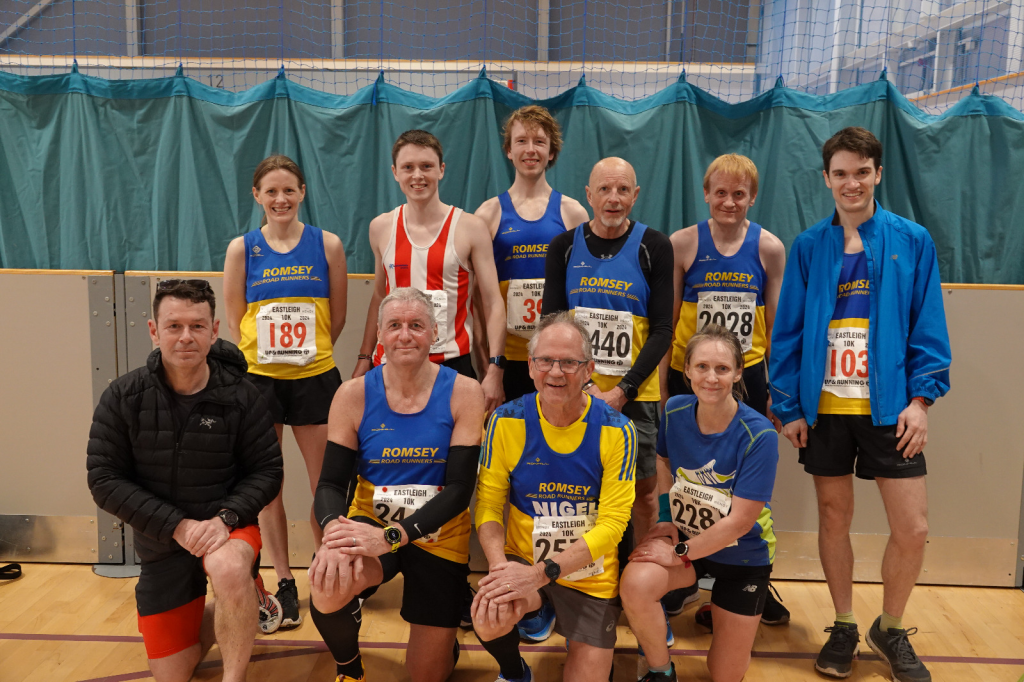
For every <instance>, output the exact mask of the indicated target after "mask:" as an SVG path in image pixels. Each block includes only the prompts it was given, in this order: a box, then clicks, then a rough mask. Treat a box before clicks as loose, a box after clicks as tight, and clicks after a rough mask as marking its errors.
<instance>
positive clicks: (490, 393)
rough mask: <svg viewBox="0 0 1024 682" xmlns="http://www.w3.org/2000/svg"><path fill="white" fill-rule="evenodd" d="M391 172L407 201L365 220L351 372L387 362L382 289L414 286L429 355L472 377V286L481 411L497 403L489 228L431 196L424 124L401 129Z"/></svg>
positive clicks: (498, 347)
mask: <svg viewBox="0 0 1024 682" xmlns="http://www.w3.org/2000/svg"><path fill="white" fill-rule="evenodd" d="M391 159H392V163H393V165H392V166H391V172H392V174H393V175H394V176H395V180H396V181H397V182H398V185H399V187H400V188H401V190H402V193H403V194H404V195H405V198H406V203H405V204H403V205H402V206H399V207H398V208H396V209H394V210H393V211H388V212H387V213H382V214H381V215H379V216H377V217H376V218H374V219H373V220H371V221H370V247H371V248H372V249H373V257H374V264H373V265H374V282H373V296H372V297H371V299H370V307H369V309H368V311H367V316H366V326H365V328H364V330H363V343H362V345H361V346H360V348H359V360H358V362H357V363H356V368H355V371H354V372H353V373H352V376H353V378H354V377H359V376H362V375H363V374H365V373H366V372H367V371H368V370H369V369H370V368H371V367H373V366H375V365H379V364H382V363H383V362H386V358H385V356H384V350H383V346H382V345H381V344H380V343H378V342H377V310H378V307H379V306H380V302H381V301H382V300H383V299H384V297H385V296H387V294H388V293H390V292H391V291H393V290H394V289H397V288H399V287H415V288H416V289H419V290H420V291H422V292H424V293H425V294H426V295H427V296H429V297H430V299H431V300H432V301H433V302H434V315H435V317H436V319H437V328H438V336H437V338H435V339H434V343H432V344H431V346H430V360H431V361H432V362H436V363H438V364H443V365H444V366H446V367H448V368H450V369H454V370H455V371H456V372H458V373H459V374H462V375H464V376H468V377H470V378H473V379H475V378H476V373H475V372H474V370H473V362H472V348H473V306H472V300H473V287H474V280H475V281H476V285H477V286H478V287H479V289H480V293H481V298H482V304H483V313H484V319H485V322H486V328H487V339H488V341H489V346H490V355H491V357H490V359H489V362H488V365H487V369H486V370H485V374H484V378H483V379H482V380H481V382H480V383H481V385H482V386H483V389H484V396H485V401H486V409H487V412H488V413H490V412H491V411H493V410H494V408H495V407H497V406H498V405H500V404H501V403H503V402H504V401H505V400H504V394H503V391H502V375H503V373H504V369H503V366H504V364H505V360H504V357H503V356H502V355H501V352H502V349H503V348H504V346H505V306H504V305H503V303H502V300H501V291H500V290H499V289H498V277H497V274H496V273H495V270H494V255H493V253H492V250H491V240H490V235H489V234H488V232H487V228H486V226H485V225H484V224H483V222H482V221H481V220H480V219H479V218H477V217H476V216H474V215H466V214H465V213H463V211H462V209H461V208H456V207H455V206H448V205H446V204H444V203H442V202H441V199H440V197H439V196H438V183H440V181H441V179H442V178H443V177H444V162H443V159H444V152H443V150H442V148H441V143H440V141H438V139H437V138H436V137H434V136H433V135H431V134H430V133H428V132H426V131H425V130H407V131H406V132H404V133H402V134H401V135H400V136H399V137H398V140H396V141H395V144H394V146H393V147H392V150H391Z"/></svg>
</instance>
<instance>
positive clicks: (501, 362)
mask: <svg viewBox="0 0 1024 682" xmlns="http://www.w3.org/2000/svg"><path fill="white" fill-rule="evenodd" d="M487 364H488V365H497V366H498V369H505V365H507V364H508V360H506V359H505V356H504V355H496V356H494V357H493V358H487Z"/></svg>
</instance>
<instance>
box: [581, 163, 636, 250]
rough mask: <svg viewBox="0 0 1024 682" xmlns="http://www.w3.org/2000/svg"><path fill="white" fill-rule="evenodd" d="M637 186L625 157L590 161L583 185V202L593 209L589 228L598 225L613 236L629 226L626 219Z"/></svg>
mask: <svg viewBox="0 0 1024 682" xmlns="http://www.w3.org/2000/svg"><path fill="white" fill-rule="evenodd" d="M639 193H640V188H639V187H637V185H636V171H634V170H633V166H631V165H630V164H629V162H628V161H626V160H625V159H620V158H619V157H617V156H609V157H608V158H607V159H601V160H600V161H598V162H597V163H596V164H594V168H593V170H591V171H590V184H589V185H587V201H588V202H589V203H590V205H591V206H592V207H593V209H594V222H592V223H591V226H592V229H595V230H596V229H598V225H600V226H602V227H603V229H604V230H606V231H608V233H607V234H599V236H601V237H605V238H611V237H617V236H619V235H620V234H622V233H623V232H625V230H626V229H627V228H628V227H629V223H628V221H627V218H629V212H630V211H631V210H633V204H634V203H636V198H637V195H638V194H639Z"/></svg>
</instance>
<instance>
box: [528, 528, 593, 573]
mask: <svg viewBox="0 0 1024 682" xmlns="http://www.w3.org/2000/svg"><path fill="white" fill-rule="evenodd" d="M596 523H597V514H587V515H584V516H537V517H535V518H534V519H533V563H535V564H539V563H540V562H542V561H544V560H545V559H553V558H554V557H556V556H558V555H559V554H561V553H562V552H564V551H565V550H567V549H569V545H571V544H572V543H574V542H576V541H577V540H579V539H580V538H581V537H583V534H584V533H586V532H587V531H589V530H590V529H591V528H593V527H594V525H595V524H596ZM602 573H604V557H603V556H601V557H598V558H597V560H596V561H592V562H590V563H589V564H587V565H586V566H584V567H583V568H581V569H579V570H578V571H573V572H572V573H570V574H569V575H565V576H562V578H561V579H562V580H569V581H576V580H582V579H583V578H589V577H591V576H595V575H600V574H602Z"/></svg>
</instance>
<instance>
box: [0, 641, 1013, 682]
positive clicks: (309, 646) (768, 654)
mask: <svg viewBox="0 0 1024 682" xmlns="http://www.w3.org/2000/svg"><path fill="white" fill-rule="evenodd" d="M3 639H14V640H29V641H58V642H111V643H141V642H142V637H139V636H128V635H71V634H67V635H62V634H35V633H19V632H0V640H3ZM255 646H257V647H303V649H301V650H298V649H297V650H295V651H288V652H275V653H265V654H256V655H254V657H253V659H252V660H253V661H258V660H259V661H262V660H271V659H270V658H267V657H272V658H279V657H291V656H305V655H311V654H314V653H322V652H325V651H327V645H325V644H324V643H323V641H321V640H312V639H264V638H257V639H256V640H255ZM359 646H360V647H361V648H364V649H404V648H405V646H406V644H405V642H360V643H359ZM460 646H461V647H462V649H463V650H464V651H483V650H484V648H483V647H482V646H481V645H479V644H468V643H463V644H460ZM520 649H521V650H522V651H523V652H524V653H559V652H564V651H565V647H563V646H544V645H540V646H537V645H533V646H530V645H522V646H521V647H520ZM615 653H616V654H635V653H637V648H636V647H616V648H615ZM670 653H671V654H672V655H673V656H707V654H708V652H707V650H706V649H671V650H670ZM751 656H752V657H754V658H767V659H814V658H817V656H818V654H816V653H810V652H800V651H752V652H751ZM857 659H858V660H862V661H877V660H881V659H880V658H879V657H878V656H876V655H875V654H868V653H862V654H860V655H859V656H858V657H857ZM920 659H921V660H922V661H924V662H926V663H975V664H980V665H1024V658H997V657H984V656H920ZM125 674H126V675H140V674H143V673H125ZM145 675H146V676H148V675H149V673H148V672H147V673H145ZM115 678H117V679H115ZM96 679H97V680H103V682H119V680H122V679H123V680H130V679H131V680H134V679H140V678H138V677H119V676H114V677H109V678H108V677H103V678H96ZM90 682H91V681H90Z"/></svg>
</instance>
